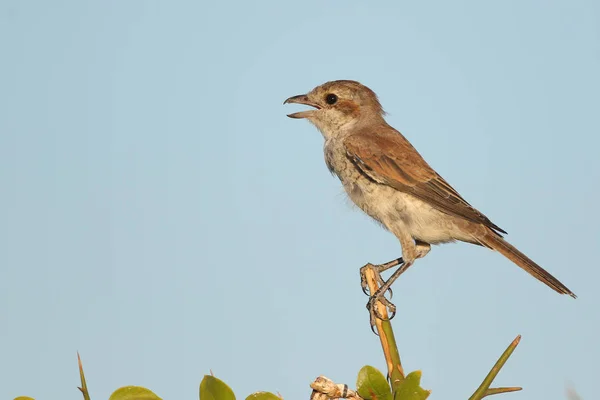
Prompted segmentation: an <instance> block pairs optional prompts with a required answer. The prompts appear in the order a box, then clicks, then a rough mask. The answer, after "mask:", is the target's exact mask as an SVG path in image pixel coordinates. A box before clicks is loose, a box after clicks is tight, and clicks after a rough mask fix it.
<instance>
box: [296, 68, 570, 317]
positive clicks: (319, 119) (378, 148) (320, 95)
mask: <svg viewBox="0 0 600 400" xmlns="http://www.w3.org/2000/svg"><path fill="white" fill-rule="evenodd" d="M286 103H298V104H305V105H308V106H311V107H314V109H311V110H308V111H301V112H297V113H293V114H289V115H288V117H290V118H306V119H308V120H309V121H310V122H311V123H313V124H314V125H315V126H316V127H317V128H318V129H319V130H320V131H321V133H322V134H323V137H324V139H325V145H324V152H325V162H326V163H327V167H328V168H329V170H330V171H331V173H332V174H335V175H337V177H338V178H339V179H340V181H341V182H342V184H343V186H344V189H345V191H346V193H347V194H348V196H349V197H350V199H351V200H352V201H353V202H354V203H355V204H356V205H357V206H358V207H359V208H361V209H362V210H363V211H364V212H365V213H367V214H368V215H369V216H371V217H372V218H374V219H375V220H377V221H378V222H380V223H381V224H382V225H383V226H384V227H385V228H386V229H388V230H389V231H390V232H392V233H393V234H394V235H395V236H396V237H397V238H398V240H399V241H400V245H401V246H402V257H401V258H399V259H397V260H394V261H390V262H388V263H386V264H381V265H377V266H375V270H376V272H378V274H379V273H381V272H382V271H385V270H387V269H389V268H392V267H394V266H396V265H400V267H399V268H398V270H396V271H395V272H394V273H393V274H392V276H391V277H390V278H389V279H388V280H387V281H386V282H383V280H382V279H381V277H379V279H380V282H381V283H382V286H381V288H380V289H379V290H378V291H377V292H376V293H374V294H373V295H372V296H371V298H370V300H369V302H368V303H367V308H368V309H369V312H370V314H371V325H373V324H374V318H375V317H379V318H381V316H380V315H379V314H378V313H377V311H376V307H374V306H375V304H376V302H377V301H381V302H382V303H383V304H384V305H385V306H387V307H388V308H389V309H390V311H391V313H392V317H393V315H394V313H395V306H394V305H393V304H392V303H391V302H390V301H389V300H387V299H386V298H385V297H384V294H385V292H386V291H387V290H388V289H390V287H391V285H392V283H393V282H394V281H395V280H396V279H397V278H398V276H400V274H402V273H403V272H404V271H406V269H408V267H410V266H411V265H412V264H413V263H414V262H415V260H416V259H417V258H421V257H424V256H425V255H426V254H427V253H428V252H429V250H430V248H431V245H432V244H439V243H447V242H453V241H456V240H459V241H462V242H467V243H472V244H476V245H481V246H485V247H487V248H489V249H492V250H496V251H498V252H499V253H501V254H502V255H504V256H505V257H507V258H508V259H509V260H511V261H512V262H514V263H515V264H517V265H518V266H519V267H521V268H523V269H524V270H525V271H527V272H528V273H530V274H531V275H532V276H534V277H535V278H537V279H538V280H540V281H541V282H543V283H545V284H546V285H548V286H549V287H551V288H552V289H554V290H555V291H557V292H558V293H561V294H568V295H570V296H572V297H576V296H575V294H574V293H573V292H571V291H570V290H569V289H568V288H567V287H566V286H565V285H563V284H562V283H561V282H560V281H559V280H558V279H556V278H555V277H553V276H552V275H551V274H550V273H549V272H547V271H546V270H544V269H543V268H542V267H540V266H539V265H537V264H536V263H535V262H533V261H532V260H531V259H529V258H528V257H527V256H526V255H525V254H523V253H521V252H520V251H519V250H518V249H517V248H515V247H514V246H513V245H511V244H510V243H508V242H507V241H505V240H504V239H503V237H502V235H501V234H502V233H506V232H505V231H503V230H502V229H501V228H500V227H498V226H497V225H496V224H494V223H493V222H492V221H490V220H489V219H488V218H487V217H486V216H485V215H483V214H482V213H481V212H479V211H478V210H476V209H475V208H474V207H473V206H471V205H470V204H469V203H467V202H466V201H465V200H464V199H463V198H462V197H461V195H460V194H459V193H458V192H457V191H456V190H454V188H452V186H450V185H449V184H448V182H446V181H445V180H444V178H442V177H441V176H440V175H439V174H438V173H437V172H435V171H434V170H433V168H431V167H430V166H429V164H427V162H425V160H424V159H423V158H422V157H421V155H420V154H419V153H418V152H417V150H416V149H415V148H414V147H413V146H412V145H411V144H410V143H409V142H408V140H406V138H405V137H404V136H402V134H401V133H400V132H398V131H397V130H396V129H394V128H392V127H391V126H390V125H388V124H387V122H386V121H385V119H384V114H385V113H384V111H383V108H382V107H381V104H380V103H379V100H378V98H377V95H376V94H375V93H374V92H373V91H372V90H371V89H369V88H368V87H366V86H364V85H362V84H360V83H359V82H356V81H349V80H340V81H332V82H327V83H325V84H323V85H321V86H317V87H316V88H314V89H313V90H312V91H311V92H309V93H308V94H302V95H298V96H293V97H290V98H288V99H287V100H285V102H284V104H286ZM364 268H365V267H363V269H361V276H362V285H363V289H364V290H366V284H365V279H364Z"/></svg>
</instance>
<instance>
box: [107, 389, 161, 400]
mask: <svg viewBox="0 0 600 400" xmlns="http://www.w3.org/2000/svg"><path fill="white" fill-rule="evenodd" d="M108 400H161V398H160V397H158V396H157V395H155V394H154V393H153V392H152V391H151V390H150V389H146V388H144V387H141V386H123V387H122V388H118V389H117V390H115V391H114V392H113V394H111V395H110V398H109V399H108Z"/></svg>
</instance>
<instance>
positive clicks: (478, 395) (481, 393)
mask: <svg viewBox="0 0 600 400" xmlns="http://www.w3.org/2000/svg"><path fill="white" fill-rule="evenodd" d="M520 341H521V335H518V336H517V337H516V338H515V340H513V341H512V343H511V344H510V345H509V346H508V347H507V348H506V350H504V353H502V355H501V356H500V358H499V359H498V361H496V364H494V367H493V368H492V370H491V371H490V372H489V374H487V376H486V377H485V379H484V380H483V382H481V385H479V387H478V388H477V390H476V391H475V393H473V395H472V396H471V397H469V400H481V399H483V398H484V397H486V396H491V395H494V394H498V393H506V392H515V391H517V390H521V388H519V387H510V388H492V389H490V385H491V384H492V382H493V381H494V379H495V378H496V375H498V372H500V369H502V367H503V366H504V364H505V363H506V361H507V360H508V358H509V357H510V355H511V354H512V353H513V351H515V349H516V348H517V346H518V345H519V342H520Z"/></svg>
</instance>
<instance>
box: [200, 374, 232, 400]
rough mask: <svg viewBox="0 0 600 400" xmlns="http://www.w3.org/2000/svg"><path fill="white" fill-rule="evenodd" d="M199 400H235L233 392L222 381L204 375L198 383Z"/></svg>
mask: <svg viewBox="0 0 600 400" xmlns="http://www.w3.org/2000/svg"><path fill="white" fill-rule="evenodd" d="M200 400H235V395H234V394H233V390H231V388H230V387H229V386H227V384H226V383H225V382H223V381H222V380H220V379H218V378H215V377H214V376H211V375H204V378H203V379H202V382H200Z"/></svg>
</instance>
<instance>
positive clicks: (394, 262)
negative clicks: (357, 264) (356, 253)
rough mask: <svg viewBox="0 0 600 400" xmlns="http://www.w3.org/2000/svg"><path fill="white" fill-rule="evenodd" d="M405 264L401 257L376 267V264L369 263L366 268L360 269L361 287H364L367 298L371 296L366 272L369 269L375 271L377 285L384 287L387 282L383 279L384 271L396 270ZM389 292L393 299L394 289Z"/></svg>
mask: <svg viewBox="0 0 600 400" xmlns="http://www.w3.org/2000/svg"><path fill="white" fill-rule="evenodd" d="M403 263H404V260H402V257H400V258H397V259H395V260H392V261H388V262H386V263H385V264H379V265H374V264H371V263H368V264H366V265H365V266H363V267H362V268H361V269H360V286H361V287H362V291H363V293H364V294H366V295H367V296H368V295H369V286H368V285H367V277H366V276H365V271H366V270H367V269H368V268H371V269H372V270H373V272H375V277H376V279H377V283H379V285H380V286H382V285H384V284H385V281H384V280H383V278H382V277H381V273H382V272H383V271H387V270H388V269H390V268H394V267H395V266H396V265H400V264H403ZM389 291H390V298H391V297H392V289H391V288H389Z"/></svg>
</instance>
